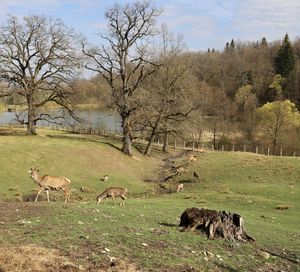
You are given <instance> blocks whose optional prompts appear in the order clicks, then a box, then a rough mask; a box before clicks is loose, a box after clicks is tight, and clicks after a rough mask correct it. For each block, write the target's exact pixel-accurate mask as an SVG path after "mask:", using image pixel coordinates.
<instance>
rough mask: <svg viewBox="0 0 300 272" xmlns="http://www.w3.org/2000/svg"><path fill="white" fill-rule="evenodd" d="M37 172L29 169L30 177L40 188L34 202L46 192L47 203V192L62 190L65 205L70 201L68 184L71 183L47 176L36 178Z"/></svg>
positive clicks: (66, 179) (63, 179) (61, 178)
mask: <svg viewBox="0 0 300 272" xmlns="http://www.w3.org/2000/svg"><path fill="white" fill-rule="evenodd" d="M38 172H39V170H38V169H36V168H30V171H29V173H30V177H31V178H32V179H33V180H34V182H35V183H36V184H38V185H39V186H40V190H39V191H38V193H37V196H36V198H35V200H34V201H35V202H37V200H38V197H39V195H40V193H41V192H43V191H46V193H47V201H48V202H49V191H50V190H55V191H59V190H63V191H64V193H65V203H67V201H68V200H70V194H71V191H70V183H71V181H70V180H69V179H68V178H65V177H52V176H48V175H44V176H38Z"/></svg>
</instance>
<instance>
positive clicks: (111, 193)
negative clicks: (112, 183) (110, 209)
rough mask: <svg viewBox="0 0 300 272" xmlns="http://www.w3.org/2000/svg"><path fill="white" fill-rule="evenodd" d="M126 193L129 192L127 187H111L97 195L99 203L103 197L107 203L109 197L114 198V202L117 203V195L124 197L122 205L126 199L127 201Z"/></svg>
mask: <svg viewBox="0 0 300 272" xmlns="http://www.w3.org/2000/svg"><path fill="white" fill-rule="evenodd" d="M126 194H127V189H126V188H121V187H109V188H107V189H106V190H105V191H104V192H103V193H102V194H100V195H98V196H97V204H99V203H100V202H101V201H102V200H103V199H105V202H104V204H105V203H106V200H107V199H108V198H112V199H113V201H114V204H115V205H116V201H115V196H119V197H120V198H122V199H123V202H122V203H121V204H120V205H122V206H124V205H125V201H126Z"/></svg>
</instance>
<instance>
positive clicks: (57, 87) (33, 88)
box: [0, 16, 79, 134]
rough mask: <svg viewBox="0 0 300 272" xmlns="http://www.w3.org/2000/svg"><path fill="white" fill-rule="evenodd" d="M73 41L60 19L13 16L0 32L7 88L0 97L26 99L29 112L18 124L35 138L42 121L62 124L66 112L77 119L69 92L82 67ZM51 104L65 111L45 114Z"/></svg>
mask: <svg viewBox="0 0 300 272" xmlns="http://www.w3.org/2000/svg"><path fill="white" fill-rule="evenodd" d="M74 37H75V34H74V32H73V30H72V29H70V28H68V27H66V26H65V25H64V24H63V23H62V22H61V21H60V20H59V19H51V18H48V17H43V16H28V17H24V18H23V20H19V19H17V18H16V17H13V16H10V17H9V18H8V20H7V21H6V23H5V24H4V25H3V26H1V28H0V79H1V80H2V81H3V82H4V83H5V84H6V88H5V90H2V91H1V93H0V96H11V95H18V96H21V97H22V98H23V101H24V103H25V105H26V109H25V110H24V111H22V112H20V113H19V114H17V120H18V121H19V122H20V123H22V124H27V134H36V129H35V127H36V123H37V121H39V120H47V121H50V122H59V120H61V118H63V117H64V113H66V112H68V113H69V114H71V116H74V111H73V108H72V106H71V103H70V95H71V91H70V89H69V88H68V84H69V83H70V82H71V80H72V79H73V78H74V77H75V75H76V73H75V72H74V71H76V70H77V69H78V67H79V59H78V58H77V56H76V48H74V46H73V45H74V42H73V40H74ZM48 103H55V104H57V105H59V106H60V107H61V108H62V109H64V111H63V112H62V113H58V111H56V112H55V113H50V112H45V111H44V108H45V105H46V104H48ZM65 110H66V111H65Z"/></svg>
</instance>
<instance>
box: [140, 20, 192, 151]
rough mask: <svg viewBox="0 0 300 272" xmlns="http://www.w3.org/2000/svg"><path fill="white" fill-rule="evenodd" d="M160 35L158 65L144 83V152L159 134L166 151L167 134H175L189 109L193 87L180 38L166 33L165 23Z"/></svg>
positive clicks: (190, 107) (150, 147)
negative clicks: (147, 138)
mask: <svg viewBox="0 0 300 272" xmlns="http://www.w3.org/2000/svg"><path fill="white" fill-rule="evenodd" d="M161 34H162V45H161V48H160V50H159V52H160V55H159V61H160V68H159V69H158V70H157V71H156V72H155V73H153V74H152V75H151V77H150V78H149V80H148V82H147V86H146V88H148V89H149V90H151V91H150V92H148V95H150V96H148V99H147V101H149V102H148V105H147V107H146V110H145V111H144V119H143V123H144V124H143V125H142V126H144V127H145V128H146V129H145V130H146V131H149V140H148V144H147V146H146V149H145V152H144V153H145V154H146V155H150V153H151V149H152V144H153V142H154V139H155V137H157V136H159V135H163V143H164V145H163V151H167V146H168V136H169V134H170V133H177V132H178V128H179V126H178V124H179V123H182V122H184V121H185V120H186V118H187V116H188V115H189V113H191V112H192V110H193V104H192V103H191V100H190V97H189V92H190V91H191V89H193V87H192V85H191V84H190V83H191V77H190V76H189V74H190V73H189V72H190V68H191V66H190V64H189V59H188V57H187V56H185V55H184V45H183V42H182V39H181V38H180V37H177V38H175V37H174V36H173V35H172V34H170V33H169V32H168V30H167V27H166V26H165V25H163V26H162V29H161Z"/></svg>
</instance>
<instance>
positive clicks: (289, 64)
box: [274, 34, 295, 77]
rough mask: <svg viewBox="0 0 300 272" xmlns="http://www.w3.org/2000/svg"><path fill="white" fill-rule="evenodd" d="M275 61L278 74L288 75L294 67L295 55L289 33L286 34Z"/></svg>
mask: <svg viewBox="0 0 300 272" xmlns="http://www.w3.org/2000/svg"><path fill="white" fill-rule="evenodd" d="M274 61H275V69H276V72H277V74H280V75H282V76H283V77H287V76H288V75H289V73H290V72H291V71H292V70H293V69H294V67H295V56H294V53H293V49H292V45H291V43H290V40H289V36H288V34H286V35H285V37H284V40H283V42H282V44H281V46H280V48H279V50H278V52H277V56H276V57H275V60H274Z"/></svg>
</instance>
